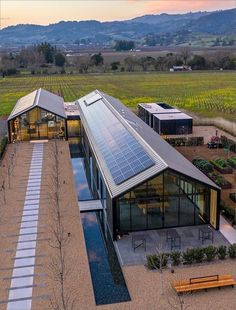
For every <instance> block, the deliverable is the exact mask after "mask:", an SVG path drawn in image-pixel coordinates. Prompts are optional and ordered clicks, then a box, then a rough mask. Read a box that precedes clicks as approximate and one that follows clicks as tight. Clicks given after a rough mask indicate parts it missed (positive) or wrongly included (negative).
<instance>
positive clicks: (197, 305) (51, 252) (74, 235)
mask: <svg viewBox="0 0 236 310" xmlns="http://www.w3.org/2000/svg"><path fill="white" fill-rule="evenodd" d="M52 148H53V142H48V143H45V147H44V161H43V175H42V185H41V204H40V217H39V231H40V230H41V231H42V232H43V236H44V237H42V236H41V235H39V237H38V241H37V253H36V254H37V255H42V256H40V257H37V258H36V264H38V265H39V266H37V267H36V268H35V274H40V275H41V276H35V278H34V284H35V285H38V286H35V287H34V289H33V297H36V298H34V299H33V302H32V309H33V310H42V309H43V310H47V309H52V304H51V302H54V303H55V301H56V300H59V298H60V290H59V285H58V281H56V280H57V277H56V275H55V272H53V268H52V266H54V262H55V259H56V258H57V254H58V250H57V249H55V248H54V247H53V242H52V241H53V240H54V235H53V227H54V226H53V224H54V220H55V213H54V212H53V211H52V210H53V208H52V206H53V201H52V200H51V197H52V182H53V178H52V175H53V172H52V171H53V169H52V167H53V165H54V162H55V158H54V157H53V156H52ZM58 148H59V152H58V159H59V163H60V180H61V184H62V185H61V186H62V190H61V195H60V206H61V212H62V218H61V220H62V223H63V227H64V232H65V234H66V236H67V237H68V238H67V240H68V242H67V243H66V245H65V250H66V251H65V252H66V256H65V266H66V267H65V268H66V270H67V273H66V277H65V282H64V283H65V292H66V294H67V296H68V297H70V298H71V299H73V300H74V309H75V310H93V309H94V310H95V309H101V310H103V309H104V310H113V309H114V310H116V309H117V310H118V309H119V310H123V309H124V310H139V309H140V310H156V309H158V310H159V309H160V310H163V309H174V306H176V305H177V308H175V309H180V307H179V306H178V301H177V298H176V295H175V294H174V292H173V290H172V289H170V283H171V282H172V281H173V280H174V279H179V278H190V277H193V276H201V275H209V274H210V275H212V274H216V273H217V274H227V273H230V274H232V275H233V276H234V277H235V276H236V261H233V260H226V261H224V262H215V263H212V264H202V265H200V266H193V267H181V268H176V269H175V273H174V274H172V273H171V272H170V270H166V271H164V273H163V282H164V295H161V294H160V274H159V273H158V272H151V271H147V270H146V268H145V267H144V266H142V265H140V266H129V267H123V272H124V276H125V279H126V283H127V286H128V290H129V292H130V296H131V302H126V303H120V304H112V305H106V306H96V305H95V300H94V295H93V288H92V282H91V276H90V271H89V265H88V259H87V252H86V247H85V241H84V236H83V230H82V225H81V221H80V213H79V208H78V204H77V198H76V192H75V186H74V179H73V172H72V167H71V161H70V154H69V147H68V143H67V142H65V141H59V142H58ZM12 150H13V145H10V146H9V147H8V150H7V153H6V157H5V158H8V157H9V155H10V154H11V152H12ZM31 153H32V144H30V143H20V145H19V147H18V150H17V162H16V165H15V168H14V172H13V176H14V177H13V178H12V184H11V189H7V193H6V194H7V197H6V198H7V203H6V204H3V203H2V204H1V208H0V219H1V222H0V268H6V267H11V266H12V265H13V260H12V258H14V256H15V247H16V241H17V238H15V239H14V238H6V236H7V235H10V234H17V233H18V231H19V225H18V224H17V221H18V218H17V217H16V216H18V214H19V215H20V214H21V212H22V209H23V203H24V195H25V189H26V180H27V174H28V170H29V164H30V160H31ZM0 169H1V170H0V171H2V169H4V168H3V163H2V165H1V168H0ZM68 233H70V236H68ZM40 239H44V240H41V241H40ZM13 241H14V242H15V243H13ZM7 249H11V250H12V252H7ZM11 272H12V270H2V269H0V301H2V300H6V299H7V297H8V291H7V289H8V288H9V286H10V281H7V280H4V278H5V277H10V276H11ZM43 295H47V296H49V297H48V298H44V299H42V298H38V299H37V297H38V296H43ZM168 300H169V301H168ZM184 300H185V304H186V305H189V308H188V309H191V310H195V309H202V310H205V309H206V310H207V309H214V310H218V309H227V310H231V309H232V310H233V309H235V308H236V294H235V288H234V289H232V288H225V289H222V290H220V291H218V290H215V289H213V290H209V291H208V292H204V291H203V292H199V293H196V294H192V295H188V296H186V297H185V299H184ZM169 303H170V304H171V305H172V306H170V305H169ZM0 309H1V310H5V309H6V304H0ZM68 309H69V308H68ZM19 310H24V309H19Z"/></svg>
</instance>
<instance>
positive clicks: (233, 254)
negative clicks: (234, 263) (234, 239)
mask: <svg viewBox="0 0 236 310" xmlns="http://www.w3.org/2000/svg"><path fill="white" fill-rule="evenodd" d="M228 254H229V257H230V258H236V243H234V244H231V245H230V246H229V247H228Z"/></svg>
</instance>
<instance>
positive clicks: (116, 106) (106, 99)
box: [78, 90, 218, 197]
mask: <svg viewBox="0 0 236 310" xmlns="http://www.w3.org/2000/svg"><path fill="white" fill-rule="evenodd" d="M93 99H94V100H93ZM78 105H79V109H80V115H81V119H82V123H83V126H84V129H85V131H86V134H87V137H88V139H89V141H90V145H91V148H92V150H93V152H94V155H95V157H96V160H97V163H98V165H99V167H100V170H101V173H102V175H103V178H104V181H105V183H106V186H107V188H108V190H109V192H110V195H111V197H116V196H118V195H120V194H122V193H123V192H126V191H128V190H129V189H131V188H132V187H134V186H136V185H138V184H140V183H142V182H144V181H145V180H147V179H149V178H151V177H152V176H154V175H156V174H158V173H160V172H162V171H164V170H165V169H167V168H170V169H172V170H175V171H177V172H179V173H181V174H184V175H187V176H189V177H191V178H193V179H196V180H198V181H200V182H202V183H204V184H207V185H210V186H211V187H214V188H218V187H217V186H216V185H215V183H213V182H212V181H211V180H210V179H209V178H208V177H206V176H205V175H204V174H203V173H202V172H201V171H199V170H198V169H197V168H196V167H195V166H194V165H193V164H192V163H191V162H189V161H188V160H187V159H186V158H185V157H184V156H182V155H181V154H180V153H179V152H177V151H176V150H175V149H174V148H173V147H172V146H170V145H169V144H168V143H167V142H166V141H164V140H163V139H162V138H161V137H160V136H159V135H158V134H157V133H156V132H155V131H154V130H152V129H151V128H150V127H149V126H148V125H147V124H145V123H144V122H143V121H142V120H141V119H140V118H138V117H137V116H136V115H135V114H134V113H133V112H131V111H130V110H129V109H128V108H127V107H125V106H124V105H123V104H122V103H121V102H120V101H119V100H117V99H115V98H114V97H111V96H109V95H107V94H105V93H103V92H101V91H98V90H96V91H94V92H92V93H90V94H89V95H87V96H84V97H82V98H80V99H79V100H78ZM102 106H106V108H108V109H109V110H110V111H111V112H112V114H113V115H114V116H115V117H116V119H117V120H118V121H119V122H120V123H121V124H122V126H124V128H125V129H126V130H127V132H128V133H130V134H131V135H132V136H133V137H134V138H135V139H136V140H137V141H138V142H139V143H140V145H141V146H142V148H143V149H144V150H145V152H146V153H148V154H149V156H150V157H151V158H152V160H153V161H154V165H152V166H151V167H149V168H147V169H146V170H144V171H142V172H140V173H138V174H137V175H135V176H133V177H131V178H130V179H128V180H126V181H125V182H123V183H121V184H118V185H117V184H115V182H114V180H113V178H112V175H111V173H110V170H109V168H108V166H107V164H106V161H105V159H104V156H103V153H102V151H101V148H100V146H99V143H98V142H97V140H96V137H95V135H94V132H93V130H92V127H91V126H93V124H91V119H90V120H89V119H88V117H87V115H88V113H89V111H91V109H94V110H95V109H96V110H97V108H99V107H102ZM95 115H96V114H95ZM110 115H111V114H110ZM100 126H102V127H104V128H105V127H109V126H111V122H110V120H109V119H107V118H104V119H103V122H102V123H101V122H100ZM101 129H103V128H101ZM97 130H100V129H99V128H97ZM104 139H105V140H106V137H104ZM105 142H106V141H105ZM107 143H109V141H107Z"/></svg>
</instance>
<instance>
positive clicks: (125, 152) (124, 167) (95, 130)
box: [81, 100, 155, 185]
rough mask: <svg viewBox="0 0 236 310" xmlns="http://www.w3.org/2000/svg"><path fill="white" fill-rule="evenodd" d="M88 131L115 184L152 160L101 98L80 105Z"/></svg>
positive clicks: (141, 168) (150, 164)
mask: <svg viewBox="0 0 236 310" xmlns="http://www.w3.org/2000/svg"><path fill="white" fill-rule="evenodd" d="M81 108H82V110H83V114H84V116H85V118H86V121H87V123H88V126H89V128H90V131H91V133H92V135H93V138H94V139H95V143H96V145H97V148H98V149H99V152H100V153H101V154H102V156H103V158H104V161H105V163H106V166H107V168H108V169H109V171H110V174H111V176H112V178H113V180H114V183H115V184H116V185H119V184H121V183H123V182H125V181H126V180H128V179H130V178H132V177H133V176H135V175H137V174H138V173H140V172H142V171H144V170H146V169H147V168H149V167H151V166H153V165H154V164H155V162H154V160H153V159H152V158H151V157H150V155H149V154H148V153H147V152H146V151H145V149H144V148H143V147H142V145H141V144H140V143H139V142H138V141H137V140H136V139H135V138H134V137H133V135H132V134H131V133H130V132H129V131H128V130H127V128H126V127H125V126H124V125H123V124H122V123H121V122H120V121H119V120H118V119H117V118H116V116H115V115H114V114H113V113H112V112H111V111H110V110H109V108H108V107H107V106H106V105H105V104H104V102H103V101H102V100H99V101H97V102H96V103H95V104H93V105H91V106H86V105H81Z"/></svg>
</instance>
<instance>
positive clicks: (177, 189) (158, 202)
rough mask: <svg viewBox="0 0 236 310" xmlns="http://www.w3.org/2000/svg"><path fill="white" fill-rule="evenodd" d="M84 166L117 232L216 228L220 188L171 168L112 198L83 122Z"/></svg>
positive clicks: (112, 227)
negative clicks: (200, 226)
mask: <svg viewBox="0 0 236 310" xmlns="http://www.w3.org/2000/svg"><path fill="white" fill-rule="evenodd" d="M81 132H82V136H81V141H82V146H83V150H84V153H85V157H86V160H85V163H86V165H85V168H86V175H87V179H88V182H89V184H90V187H91V191H92V192H93V195H94V197H97V199H100V200H101V202H102V204H103V206H104V214H105V217H106V219H107V222H108V226H109V229H110V231H111V233H112V234H113V238H114V239H116V238H117V235H119V234H123V233H127V232H132V231H142V230H148V229H160V228H168V227H178V226H192V225H200V224H205V223H209V224H211V225H212V226H213V227H214V228H217V225H218V224H217V223H218V211H217V210H218V207H217V205H218V198H217V197H218V191H217V190H215V189H213V188H211V187H209V186H208V185H204V184H202V183H200V182H198V181H197V180H195V179H192V178H189V177H187V176H185V175H182V174H180V173H178V172H175V171H173V170H171V169H167V170H165V171H164V172H163V173H161V174H159V175H157V176H155V177H153V178H152V179H149V180H148V181H146V182H144V183H141V184H139V185H138V186H136V187H133V188H131V189H130V190H129V191H128V192H126V193H124V194H123V195H121V196H119V197H115V198H112V197H110V194H109V192H108V190H107V188H106V185H105V182H104V180H103V176H102V173H101V171H100V168H99V165H98V163H97V161H96V158H95V156H94V154H93V150H92V148H91V146H90V142H89V140H88V137H87V135H86V133H85V131H84V128H83V126H82V128H81Z"/></svg>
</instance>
